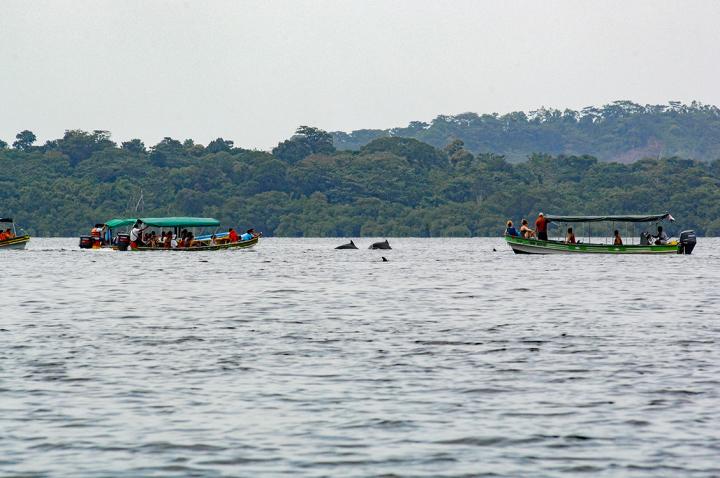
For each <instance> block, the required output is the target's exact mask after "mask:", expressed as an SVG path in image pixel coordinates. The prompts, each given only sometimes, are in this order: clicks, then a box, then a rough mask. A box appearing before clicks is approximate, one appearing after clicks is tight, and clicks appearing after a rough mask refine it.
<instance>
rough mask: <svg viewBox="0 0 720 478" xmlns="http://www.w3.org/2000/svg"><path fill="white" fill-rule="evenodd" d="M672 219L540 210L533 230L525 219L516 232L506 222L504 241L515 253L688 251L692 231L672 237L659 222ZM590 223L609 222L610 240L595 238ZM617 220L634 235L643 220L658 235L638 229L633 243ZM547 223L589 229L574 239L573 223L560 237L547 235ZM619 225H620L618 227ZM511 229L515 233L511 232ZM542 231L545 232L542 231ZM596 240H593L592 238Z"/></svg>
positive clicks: (692, 234) (652, 216)
mask: <svg viewBox="0 0 720 478" xmlns="http://www.w3.org/2000/svg"><path fill="white" fill-rule="evenodd" d="M674 220H675V219H674V218H673V217H672V216H671V215H670V214H669V213H663V214H647V215H620V216H556V215H546V216H545V215H543V214H542V213H540V216H539V217H538V220H537V221H536V230H539V231H538V232H536V230H531V229H529V227H528V226H527V221H525V220H523V226H522V227H521V229H520V232H519V233H518V232H517V231H515V228H514V227H512V223H511V222H509V223H508V229H506V231H505V241H506V242H507V243H508V245H509V246H510V248H511V249H512V250H513V252H515V253H516V254H691V253H692V251H693V249H694V248H695V244H696V241H697V239H696V236H695V231H692V230H687V231H683V232H681V233H680V237H679V239H671V238H669V237H668V236H667V234H666V233H665V231H664V230H663V227H662V226H661V225H659V224H660V223H662V222H665V221H668V222H673V221H674ZM592 223H611V224H612V226H611V230H612V231H613V234H612V236H604V237H612V239H611V241H612V242H610V241H607V239H605V241H606V242H600V240H599V239H598V238H594V239H593V238H592V236H591V234H590V232H591V230H592V229H591V226H590V224H592ZM617 223H620V224H625V225H626V229H627V228H628V226H629V225H632V227H633V234H632V237H633V238H634V237H635V234H634V232H635V229H636V225H637V224H639V223H640V224H644V226H645V227H644V228H643V229H647V226H648V225H649V224H654V225H655V227H656V228H657V235H652V234H650V233H649V232H648V231H647V230H643V231H642V232H641V233H640V239H639V241H638V243H637V244H635V242H634V239H633V240H632V243H630V244H627V243H625V242H624V241H623V239H622V236H621V233H620V229H616V228H615V225H616V224H617ZM549 224H558V225H565V226H567V225H569V224H573V225H574V224H585V225H586V228H585V230H586V231H587V232H588V234H587V236H586V237H587V238H588V241H587V242H582V241H581V240H576V238H575V233H576V231H575V230H574V229H573V227H567V229H565V227H562V228H561V229H560V231H561V232H562V231H567V232H566V233H565V238H564V239H562V238H560V237H558V238H556V239H550V238H548V236H547V229H545V228H544V227H543V226H545V227H547V225H549ZM621 229H622V227H621ZM513 232H514V233H513ZM543 232H544V234H543ZM593 240H594V241H596V242H593Z"/></svg>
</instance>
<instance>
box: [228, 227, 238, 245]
mask: <svg viewBox="0 0 720 478" xmlns="http://www.w3.org/2000/svg"><path fill="white" fill-rule="evenodd" d="M228 240H229V241H230V242H237V241H238V240H239V237H238V233H237V232H235V229H233V228H232V227H231V228H230V230H229V231H228Z"/></svg>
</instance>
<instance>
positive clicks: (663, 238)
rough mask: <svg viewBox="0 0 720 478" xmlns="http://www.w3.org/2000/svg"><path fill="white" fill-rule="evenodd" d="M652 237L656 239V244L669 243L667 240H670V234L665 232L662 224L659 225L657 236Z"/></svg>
mask: <svg viewBox="0 0 720 478" xmlns="http://www.w3.org/2000/svg"><path fill="white" fill-rule="evenodd" d="M652 237H653V238H654V239H655V245H656V246H660V245H663V244H667V242H668V236H667V234H665V231H663V228H662V226H658V228H657V236H652Z"/></svg>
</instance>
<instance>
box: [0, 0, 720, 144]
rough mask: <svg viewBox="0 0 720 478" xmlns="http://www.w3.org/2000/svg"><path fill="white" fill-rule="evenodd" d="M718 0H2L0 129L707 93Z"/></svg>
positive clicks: (268, 136)
mask: <svg viewBox="0 0 720 478" xmlns="http://www.w3.org/2000/svg"><path fill="white" fill-rule="evenodd" d="M718 25H720V1H715V0H711V1H678V2H674V1H658V0H653V1H628V0H622V1H582V0H569V1H539V0H533V1H507V0H495V1H463V0H453V1H448V0H443V1H421V0H412V1H400V0H386V1H360V0H358V1H339V0H332V1H331V0H328V1H299V0H288V1H273V0H262V1H240V0H229V1H217V0H215V1H203V2H200V1H160V0H138V1H99V0H87V1H85V0H83V1H80V0H69V1H64V0H53V1H33V0H17V1H16V0H2V2H1V3H0V138H1V139H4V140H5V141H8V142H11V141H12V139H13V138H14V136H15V134H16V133H17V132H18V131H20V130H22V129H30V130H32V131H34V132H35V133H36V134H37V135H38V138H39V139H40V140H42V141H45V140H46V139H49V138H57V137H60V136H62V134H63V132H64V130H66V129H76V128H79V129H86V130H92V129H107V130H110V131H111V132H112V133H113V139H115V140H116V141H122V140H127V139H129V138H133V137H139V138H142V139H143V140H144V141H145V142H146V143H147V144H148V145H152V144H155V143H156V142H157V141H159V140H160V139H161V138H162V137H164V136H172V137H174V138H177V139H180V140H183V139H185V138H193V139H195V140H196V141H198V142H201V143H203V144H206V143H207V142H208V141H209V140H211V139H213V138H216V137H218V136H222V137H224V138H225V139H232V140H234V141H235V143H236V145H237V146H243V147H248V148H252V147H256V148H260V149H267V148H270V147H272V146H274V145H275V144H276V143H277V142H278V141H280V140H282V139H285V138H287V137H289V136H290V135H291V134H292V133H293V131H294V129H295V128H296V127H297V126H298V125H301V124H307V125H313V126H318V127H321V128H323V129H326V130H352V129H358V128H387V127H392V126H404V125H406V124H407V123H408V122H409V121H412V120H423V121H429V120H431V119H432V118H434V117H435V116H437V115H438V114H455V113H462V112H466V111H474V112H479V113H492V112H498V113H505V112H509V111H514V110H532V109H536V108H538V107H540V106H548V107H558V108H566V107H567V108H576V109H577V108H582V107H584V106H589V105H602V104H604V103H607V102H610V101H613V100H616V99H630V100H633V101H637V102H639V103H643V104H645V103H665V102H667V101H668V100H680V101H686V102H689V101H692V100H699V101H702V102H704V103H712V104H718V105H720V27H719V26H718Z"/></svg>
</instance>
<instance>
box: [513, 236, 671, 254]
mask: <svg viewBox="0 0 720 478" xmlns="http://www.w3.org/2000/svg"><path fill="white" fill-rule="evenodd" d="M505 241H506V242H507V243H508V244H509V245H510V247H513V245H517V246H525V247H526V248H529V249H535V250H537V251H538V253H542V251H558V252H568V253H587V254H593V253H596V254H670V253H677V251H678V246H677V245H675V246H672V245H662V246H654V245H653V246H641V245H622V246H614V245H612V244H565V243H563V242H559V241H539V240H534V239H523V238H521V237H512V236H505Z"/></svg>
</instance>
